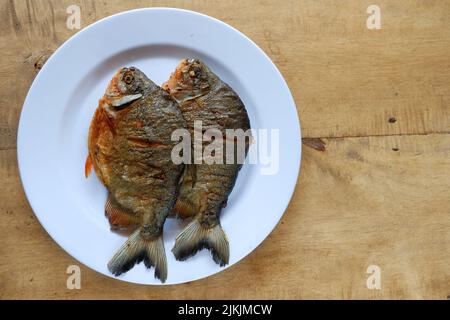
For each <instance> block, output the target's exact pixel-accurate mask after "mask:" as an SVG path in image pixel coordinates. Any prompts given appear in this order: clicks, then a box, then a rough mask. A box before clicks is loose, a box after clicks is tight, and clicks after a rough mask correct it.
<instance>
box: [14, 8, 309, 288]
mask: <svg viewBox="0 0 450 320" xmlns="http://www.w3.org/2000/svg"><path fill="white" fill-rule="evenodd" d="M183 58H199V59H201V60H203V61H204V62H205V63H206V64H207V65H208V66H209V67H210V68H211V69H212V70H213V71H214V72H215V73H216V74H218V75H219V76H220V77H221V78H222V80H224V81H225V82H227V83H228V84H229V85H230V86H231V87H232V88H233V89H234V90H235V91H236V92H237V93H238V94H239V96H240V97H241V99H242V101H243V102H244V104H245V105H246V108H247V110H248V113H249V116H250V121H251V125H252V129H254V130H256V131H255V132H256V134H257V139H256V141H257V142H256V143H254V144H252V146H251V148H250V152H251V153H253V154H254V155H256V157H257V158H258V157H259V158H258V159H257V160H258V161H256V162H257V163H253V164H245V165H244V166H243V169H242V170H241V172H240V174H239V177H238V180H237V182H236V186H235V188H234V190H233V192H232V194H231V195H230V198H229V201H228V206H227V207H226V208H225V209H224V210H223V213H222V218H221V221H222V226H223V228H224V230H225V232H226V233H227V235H228V238H229V241H230V263H229V265H228V266H227V267H230V266H232V265H233V264H235V263H237V262H238V261H239V260H241V259H243V258H244V257H245V256H246V255H248V254H249V253H250V252H252V251H253V250H254V249H255V248H256V247H257V246H258V245H259V244H260V243H261V242H262V241H263V240H264V239H265V238H266V237H267V236H268V235H269V233H270V232H271V231H272V230H273V229H274V227H275V226H276V225H277V223H278V221H279V220H280V219H281V217H282V215H283V212H284V211H285V209H286V207H287V205H288V203H289V200H290V198H291V195H292V193H293V191H294V188H295V184H296V180H297V176H298V172H299V166H300V158H301V135H300V125H299V121H298V117H297V112H296V107H295V103H294V101H293V99H292V96H291V93H290V91H289V88H288V87H287V85H286V82H285V81H284V79H283V77H282V75H281V74H280V72H279V71H278V70H277V68H276V67H275V65H274V64H273V63H272V62H271V60H270V59H269V58H268V56H267V55H266V54H265V53H264V52H263V51H262V50H261V49H260V48H259V47H258V46H257V45H256V44H255V43H253V42H252V41H251V40H250V39H249V38H247V37H246V36H245V35H243V34H242V33H240V32H239V31H237V30H236V29H234V28H232V27H230V26H229V25H227V24H225V23H223V22H221V21H219V20H216V19H214V18H211V17H208V16H206V15H203V14H199V13H196V12H192V11H186V10H180V9H169V8H151V9H139V10H133V11H127V12H123V13H120V14H117V15H114V16H111V17H108V18H105V19H102V20H100V21H98V22H96V23H94V24H92V25H90V26H89V27H87V28H85V29H83V30H81V31H80V32H78V33H77V34H76V35H74V36H73V37H72V38H70V39H69V40H68V41H67V42H66V43H64V44H63V45H62V46H61V47H60V48H59V49H58V50H57V51H56V52H55V53H54V54H53V55H52V56H51V58H50V59H49V60H48V61H47V63H46V64H45V65H44V67H43V68H42V70H41V71H40V72H39V74H38V76H37V77H36V79H35V81H34V82H33V85H32V86H31V88H30V91H29V93H28V96H27V98H26V100H25V104H24V107H23V110H22V114H21V117H20V124H19V132H18V146H17V149H18V160H19V169H20V175H21V179H22V182H23V186H24V189H25V192H26V195H27V197H28V200H29V202H30V204H31V206H32V208H33V210H34V212H35V214H36V216H37V218H38V219H39V221H40V222H41V224H42V225H43V226H44V228H45V229H46V230H47V232H48V233H49V234H50V235H51V237H52V238H53V239H54V240H55V241H56V242H57V243H58V244H59V245H60V246H61V247H62V248H63V249H64V250H65V251H67V252H68V253H69V254H70V255H72V256H73V257H74V258H75V259H77V260H78V261H80V263H83V264H85V265H86V266H88V267H90V268H92V269H94V270H96V271H98V272H101V273H103V274H105V275H108V276H110V277H113V276H112V275H111V273H110V272H109V271H108V269H107V266H106V265H107V262H108V261H109V259H110V258H111V257H112V255H113V254H114V252H115V251H116V250H117V249H119V247H120V246H121V245H122V243H123V242H124V241H125V240H126V238H125V237H124V236H122V235H118V234H116V233H113V232H111V231H110V228H109V224H108V221H107V219H106V218H105V216H104V204H105V200H106V189H105V187H104V186H103V185H102V184H101V183H100V182H99V180H98V179H97V178H96V176H95V175H91V176H90V177H89V178H88V179H86V178H85V177H84V163H85V159H86V155H87V133H88V128H89V123H90V120H91V118H92V115H93V113H94V110H95V108H96V107H97V102H98V99H99V98H100V97H101V96H102V95H103V93H104V90H105V88H106V86H107V84H108V82H109V80H110V79H111V78H112V76H113V74H114V73H115V72H116V71H117V70H118V69H119V68H120V67H122V66H136V67H138V68H139V69H141V70H142V71H143V72H144V73H146V74H147V75H148V76H149V77H150V78H151V79H152V80H153V81H154V82H155V83H157V84H162V83H163V82H164V81H166V80H167V79H168V77H169V75H170V73H171V72H172V71H173V70H174V69H175V67H176V65H177V64H178V62H179V61H180V60H181V59H183ZM260 129H261V132H263V131H264V130H266V132H267V135H268V139H267V140H268V141H269V142H270V141H271V139H275V140H274V141H275V142H276V135H277V134H276V132H278V140H279V143H278V144H276V143H269V145H268V148H269V149H268V152H266V151H265V150H264V148H260V142H261V140H263V139H262V135H261V136H258V133H259V131H260ZM271 130H274V131H271ZM277 130H278V131H277ZM277 150H278V152H277ZM261 153H267V154H269V155H272V160H271V161H267V160H266V161H264V158H265V157H260V156H261ZM276 158H278V163H276ZM254 162H255V161H254ZM270 168H272V169H270ZM184 225H185V222H182V221H178V220H173V219H168V220H167V222H166V224H165V227H164V245H165V248H166V254H167V260H168V270H169V271H168V278H167V281H166V283H165V284H176V283H183V282H187V281H193V280H197V279H201V278H204V277H207V276H210V275H212V274H215V273H217V272H220V271H223V270H224V269H226V267H225V268H223V267H219V266H218V265H217V264H215V263H214V262H213V260H212V259H211V256H210V253H209V251H207V250H202V251H201V252H199V253H198V254H197V255H196V256H194V257H192V258H190V259H188V260H186V261H183V262H179V261H176V260H175V258H174V257H173V254H172V252H171V251H170V250H171V248H172V247H173V245H174V242H175V237H176V235H177V234H178V233H179V232H180V230H181V229H182V228H183V226H184ZM153 272H154V270H153V269H150V270H148V269H146V268H145V267H144V265H143V264H142V263H141V264H139V265H137V266H135V267H134V268H133V269H131V270H130V271H129V272H127V273H126V274H124V275H121V276H120V277H118V278H117V279H120V280H124V281H129V282H134V283H142V284H156V285H159V284H161V283H160V281H159V280H158V279H155V278H154V277H153Z"/></svg>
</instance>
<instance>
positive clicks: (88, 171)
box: [84, 154, 92, 178]
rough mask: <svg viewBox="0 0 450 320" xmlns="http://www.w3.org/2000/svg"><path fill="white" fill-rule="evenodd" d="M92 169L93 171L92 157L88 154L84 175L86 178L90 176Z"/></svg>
mask: <svg viewBox="0 0 450 320" xmlns="http://www.w3.org/2000/svg"><path fill="white" fill-rule="evenodd" d="M91 171H92V158H91V155H90V154H88V156H87V158H86V163H85V164H84V175H85V177H86V178H87V177H89V175H90V174H91Z"/></svg>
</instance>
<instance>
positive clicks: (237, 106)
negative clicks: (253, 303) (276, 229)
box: [163, 59, 250, 266]
mask: <svg viewBox="0 0 450 320" xmlns="http://www.w3.org/2000/svg"><path fill="white" fill-rule="evenodd" d="M163 88H164V89H165V90H167V91H168V92H169V93H170V94H171V96H172V97H174V98H175V100H177V102H178V104H179V108H180V109H181V112H182V114H183V117H184V118H185V119H186V121H187V125H188V129H189V130H190V132H191V134H193V132H194V131H195V124H194V122H195V121H202V129H203V130H208V129H215V130H216V131H217V130H218V131H220V132H221V133H222V136H223V137H225V135H226V130H227V129H242V130H243V131H244V132H245V131H247V130H248V129H250V120H249V118H248V115H247V111H246V110H245V106H244V104H243V103H242V101H241V99H240V98H239V96H238V95H237V94H236V93H235V92H234V91H233V89H231V87H230V86H228V85H227V84H226V83H224V82H223V81H222V80H220V78H219V77H218V76H217V75H215V74H214V73H213V72H212V71H211V70H210V69H209V68H208V67H207V66H206V65H205V64H204V63H203V62H201V61H200V60H198V59H191V60H183V61H181V62H180V64H179V65H178V67H177V68H176V70H175V72H174V73H172V75H171V77H170V79H169V80H168V81H167V82H166V83H165V84H164V85H163ZM222 141H225V139H222ZM223 150H224V151H223V154H224V156H225V154H226V152H225V147H224V148H223ZM247 150H248V143H247V141H245V154H244V159H245V155H246V153H247ZM235 152H237V149H235ZM236 159H237V158H236V157H235V158H234V161H232V163H231V164H227V163H226V161H225V160H224V161H223V164H220V163H214V164H206V163H202V164H195V163H194V164H189V165H187V166H186V168H185V171H184V174H183V177H182V181H181V186H180V191H179V196H178V199H177V202H176V204H175V207H174V211H175V212H176V213H177V214H178V215H179V216H180V217H190V216H193V217H194V218H193V220H192V222H190V223H189V224H188V226H187V227H186V228H185V229H184V230H183V231H182V232H181V233H180V234H179V235H178V236H177V238H176V242H175V246H174V248H173V249H172V252H173V253H174V255H175V257H176V258H177V259H178V260H184V259H186V258H188V257H189V256H191V255H194V254H195V253H196V252H197V251H198V250H201V249H203V248H207V249H209V250H210V251H211V254H212V256H213V259H214V261H215V262H216V263H218V264H220V265H221V266H224V265H226V264H228V262H229V256H230V253H229V244H228V239H227V237H226V235H225V232H224V231H223V229H222V227H221V225H220V220H219V217H220V212H221V210H222V208H223V207H225V206H226V204H227V200H228V196H229V194H230V193H231V191H232V189H233V187H234V184H235V182H236V179H237V176H238V172H239V170H240V168H241V166H242V162H241V163H238V162H237V161H236Z"/></svg>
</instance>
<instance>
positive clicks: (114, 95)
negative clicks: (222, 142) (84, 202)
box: [86, 67, 186, 282]
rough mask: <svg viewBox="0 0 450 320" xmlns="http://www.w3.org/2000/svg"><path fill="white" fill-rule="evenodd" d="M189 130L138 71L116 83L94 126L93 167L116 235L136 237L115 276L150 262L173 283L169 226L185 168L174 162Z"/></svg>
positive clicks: (126, 72)
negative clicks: (183, 131)
mask: <svg viewBox="0 0 450 320" xmlns="http://www.w3.org/2000/svg"><path fill="white" fill-rule="evenodd" d="M184 127H186V122H185V120H184V118H183V117H182V115H181V112H180V110H179V108H178V105H177V103H176V101H175V100H174V99H173V98H172V97H170V96H169V94H168V93H167V92H165V91H164V90H162V89H161V88H160V87H158V86H157V85H156V84H154V83H153V82H152V81H151V80H149V79H148V78H147V77H146V76H145V75H144V74H143V73H142V72H141V71H140V70H138V69H137V68H134V67H131V68H122V69H120V70H119V71H118V72H117V73H116V75H115V76H114V77H113V79H112V80H111V82H110V84H109V86H108V88H107V90H106V92H105V95H104V96H103V98H102V99H100V102H99V106H98V108H97V110H96V112H95V114H94V118H93V120H92V122H91V126H90V129H89V138H88V149H89V156H88V160H87V161H86V174H89V171H90V166H93V167H94V170H95V172H96V174H97V176H98V177H99V179H100V180H101V181H102V183H103V184H104V185H105V186H106V187H107V189H108V191H109V195H108V200H107V203H106V205H105V214H106V216H107V217H108V219H109V222H110V225H111V228H112V229H122V228H129V229H131V231H132V234H131V236H130V237H129V238H128V240H127V241H126V242H125V243H124V244H123V246H122V247H121V248H120V249H119V250H118V251H117V253H116V254H115V255H114V256H113V257H112V259H111V260H110V262H109V263H108V269H109V270H110V271H111V273H113V274H114V275H116V276H117V275H120V274H122V273H124V272H126V271H128V270H129V269H131V268H132V267H133V266H134V264H135V263H139V262H141V261H144V264H145V265H146V266H147V267H155V277H156V278H159V279H160V280H161V281H162V282H164V281H165V280H166V279H167V261H166V255H165V250H164V243H163V240H162V232H163V225H164V222H165V220H166V217H167V216H168V214H169V213H170V212H171V210H172V207H173V205H174V203H175V199H176V197H177V194H178V191H177V190H178V182H179V178H180V175H181V173H182V170H183V167H182V166H181V165H175V164H174V163H173V162H172V160H171V150H172V148H173V146H174V145H175V142H173V141H171V134H172V132H173V131H174V130H176V129H179V128H184Z"/></svg>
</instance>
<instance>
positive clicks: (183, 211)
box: [173, 197, 198, 219]
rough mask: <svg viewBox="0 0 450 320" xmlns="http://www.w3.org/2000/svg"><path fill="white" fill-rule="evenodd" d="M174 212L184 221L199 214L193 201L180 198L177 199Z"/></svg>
mask: <svg viewBox="0 0 450 320" xmlns="http://www.w3.org/2000/svg"><path fill="white" fill-rule="evenodd" d="M173 211H174V212H175V213H176V215H177V216H178V217H179V218H182V219H185V218H189V217H193V216H195V215H196V214H197V212H198V211H197V210H196V206H195V205H194V204H193V203H192V202H191V201H189V200H188V199H185V198H184V197H179V198H178V199H177V202H176V203H175V206H174V207H173Z"/></svg>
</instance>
